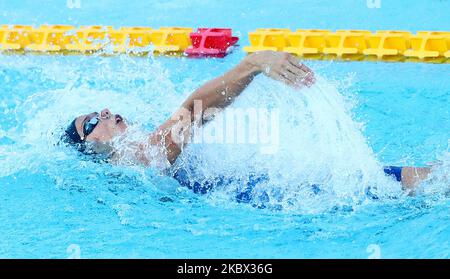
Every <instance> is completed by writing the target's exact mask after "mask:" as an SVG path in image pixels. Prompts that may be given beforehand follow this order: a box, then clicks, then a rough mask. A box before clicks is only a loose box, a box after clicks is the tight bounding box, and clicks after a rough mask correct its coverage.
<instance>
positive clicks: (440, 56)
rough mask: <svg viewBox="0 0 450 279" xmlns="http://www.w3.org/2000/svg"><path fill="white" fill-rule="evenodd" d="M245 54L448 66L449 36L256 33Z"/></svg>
mask: <svg viewBox="0 0 450 279" xmlns="http://www.w3.org/2000/svg"><path fill="white" fill-rule="evenodd" d="M249 41H250V46H246V47H244V51H245V52H248V53H252V52H256V51H261V50H278V51H285V52H289V53H292V54H295V55H298V56H300V57H304V58H311V59H339V60H350V61H357V60H369V61H412V62H433V63H444V62H449V60H448V59H449V58H450V32H437V31H420V32H417V34H415V35H414V34H412V33H410V32H407V31H389V30H387V31H377V32H375V33H372V32H370V31H367V30H338V31H336V32H332V31H329V30H305V29H298V30H296V31H295V32H293V31H291V30H289V29H257V30H256V31H254V32H249Z"/></svg>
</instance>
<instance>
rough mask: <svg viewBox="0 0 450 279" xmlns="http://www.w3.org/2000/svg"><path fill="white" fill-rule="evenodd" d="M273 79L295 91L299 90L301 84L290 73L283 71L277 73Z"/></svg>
mask: <svg viewBox="0 0 450 279" xmlns="http://www.w3.org/2000/svg"><path fill="white" fill-rule="evenodd" d="M275 79H277V80H279V81H282V82H284V83H286V84H287V85H289V86H292V87H294V88H296V89H299V88H301V87H302V84H301V82H300V81H299V78H298V77H297V76H296V75H295V74H294V73H292V72H290V71H287V70H284V71H281V72H279V73H277V76H276V77H275Z"/></svg>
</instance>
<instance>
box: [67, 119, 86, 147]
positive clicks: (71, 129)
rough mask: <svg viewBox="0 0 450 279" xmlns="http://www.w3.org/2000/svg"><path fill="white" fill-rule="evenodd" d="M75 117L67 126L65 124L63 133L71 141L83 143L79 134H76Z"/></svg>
mask: <svg viewBox="0 0 450 279" xmlns="http://www.w3.org/2000/svg"><path fill="white" fill-rule="evenodd" d="M76 120H77V119H76V118H75V119H74V120H73V121H72V122H71V123H70V125H69V126H67V128H66V130H65V131H64V135H65V136H66V137H67V138H68V139H70V141H71V142H72V143H83V140H81V137H80V134H78V131H77V127H76V126H75V121H76Z"/></svg>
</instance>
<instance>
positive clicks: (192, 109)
mask: <svg viewBox="0 0 450 279" xmlns="http://www.w3.org/2000/svg"><path fill="white" fill-rule="evenodd" d="M260 73H264V74H265V75H267V76H268V77H271V78H273V79H275V80H279V81H282V82H284V83H286V84H288V85H291V86H293V87H297V88H298V87H301V86H311V85H312V84H313V83H314V81H315V79H314V73H313V72H312V71H311V70H310V69H309V68H308V67H306V66H305V65H303V64H302V63H300V61H299V60H298V59H296V58H295V57H294V56H292V55H290V54H288V53H284V52H273V51H263V52H257V53H254V54H251V55H249V56H247V57H245V58H244V59H243V60H242V61H241V63H239V64H238V65H237V66H235V67H234V68H233V69H231V70H229V71H228V72H226V73H225V74H223V75H222V76H220V77H218V78H215V79H213V80H211V81H208V82H207V83H205V84H204V85H203V86H201V87H200V88H198V89H197V90H195V91H194V93H192V94H191V95H190V96H189V97H188V98H187V99H186V101H184V102H183V104H182V106H181V107H180V108H179V109H178V110H177V111H176V112H175V113H174V114H173V115H172V117H171V118H170V119H169V120H167V121H166V122H165V123H164V124H162V125H161V126H160V127H159V128H158V129H157V131H156V132H155V133H153V134H152V135H151V136H150V142H151V143H152V144H158V143H163V145H164V148H165V149H166V153H167V159H168V160H169V161H170V162H171V163H173V162H174V161H175V160H176V158H177V157H178V155H179V154H180V153H181V151H182V148H183V146H184V145H185V144H187V143H188V141H189V136H190V135H189V134H190V131H191V128H192V126H193V125H202V124H204V122H205V121H206V120H207V119H205V118H204V116H206V114H207V112H208V110H210V109H211V110H212V109H222V108H225V107H226V106H228V105H229V104H231V103H232V102H233V100H234V99H235V98H236V97H237V96H239V95H240V94H241V93H242V92H243V91H244V89H245V88H247V86H248V85H249V84H250V83H251V82H252V80H253V79H254V77H255V76H257V75H258V74H260Z"/></svg>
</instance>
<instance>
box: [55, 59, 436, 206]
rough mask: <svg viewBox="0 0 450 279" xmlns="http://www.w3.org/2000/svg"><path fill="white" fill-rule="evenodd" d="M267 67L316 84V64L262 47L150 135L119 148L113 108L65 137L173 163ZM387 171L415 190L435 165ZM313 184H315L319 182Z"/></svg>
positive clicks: (119, 157) (135, 159) (83, 147)
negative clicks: (200, 130) (200, 128)
mask: <svg viewBox="0 0 450 279" xmlns="http://www.w3.org/2000/svg"><path fill="white" fill-rule="evenodd" d="M261 73H263V74H265V75H266V76H268V77H270V78H273V79H275V80H278V81H281V82H284V83H286V84H288V85H290V86H292V87H294V88H301V87H303V86H307V87H310V86H311V85H313V84H314V82H315V77H314V73H313V72H312V71H311V69H309V68H308V67H307V66H305V65H303V64H302V63H300V61H299V60H297V59H296V58H295V57H294V56H292V55H290V54H288V53H283V52H273V51H263V52H257V53H254V54H251V55H249V56H247V57H245V58H244V59H243V60H242V61H241V62H240V63H239V64H238V65H237V66H235V67H234V68H233V69H231V70H229V71H228V72H226V73H225V74H224V75H222V76H220V77H218V78H216V79H213V80H211V81H209V82H207V83H206V84H204V85H203V86H201V87H200V88H198V89H197V90H196V91H195V92H194V93H192V94H191V95H190V96H189V97H188V98H187V99H186V100H185V101H184V102H183V104H182V105H181V107H180V108H179V109H178V110H177V111H175V113H174V114H173V115H172V116H171V117H170V118H169V119H168V120H167V121H165V122H164V123H163V124H162V125H161V126H159V127H158V128H157V129H156V131H154V132H152V133H150V134H148V136H146V139H145V140H144V141H125V142H126V145H127V148H120V149H118V148H116V145H114V144H113V142H114V141H116V140H117V139H121V138H126V132H127V124H126V122H125V120H124V118H123V117H122V116H121V115H119V114H112V113H111V112H110V111H109V110H108V109H104V110H102V111H101V112H100V113H97V112H93V113H90V114H86V115H81V116H78V117H76V118H75V119H74V120H73V121H72V122H71V124H70V125H69V126H68V128H67V129H66V131H65V133H64V135H63V138H62V139H63V141H64V142H65V143H67V144H69V145H71V146H74V147H76V148H77V149H78V150H79V151H81V152H84V153H90V154H92V153H95V154H103V155H105V156H107V157H108V158H109V159H110V160H112V161H124V160H125V161H127V162H130V163H132V164H142V165H145V166H150V165H152V164H154V163H155V161H165V162H167V166H170V165H172V164H173V163H174V162H175V161H176V159H177V158H178V156H179V155H180V153H181V152H182V150H183V149H184V147H185V146H186V145H187V144H188V143H189V141H190V138H191V132H192V128H193V127H198V126H202V125H204V124H205V123H206V122H207V121H208V120H209V119H211V117H209V116H208V114H209V113H210V111H211V110H212V109H223V108H225V107H227V106H228V105H230V104H231V103H232V102H233V101H234V100H235V99H236V98H237V97H238V96H239V95H240V94H241V93H242V92H243V91H244V89H245V88H246V87H247V86H248V85H249V84H250V83H251V82H252V80H253V79H254V78H255V77H256V76H257V75H259V74H261ZM384 172H385V173H386V174H387V175H390V176H393V177H394V178H395V179H396V180H397V181H399V182H401V183H402V185H403V187H404V188H405V189H409V190H410V189H413V188H414V187H416V186H417V185H418V184H419V183H420V182H421V181H423V180H425V179H426V178H427V177H428V175H429V174H430V172H431V169H430V168H418V167H386V168H384ZM172 176H173V177H174V178H175V179H176V180H177V181H178V182H179V183H180V184H181V185H183V186H186V187H188V188H191V189H193V190H194V192H200V193H204V192H207V191H208V190H209V189H210V188H211V187H213V184H217V183H209V182H206V183H205V182H203V183H199V182H197V181H193V180H191V179H190V178H189V177H188V176H187V175H186V173H185V172H183V171H175V172H173V173H172ZM266 179H267V177H266V176H264V175H259V176H252V177H250V178H249V179H248V180H247V181H246V183H247V185H246V187H247V186H248V188H249V189H252V188H253V186H254V185H255V184H257V183H260V182H261V181H264V180H266ZM222 180H223V181H222ZM216 182H218V183H219V184H220V183H227V181H225V179H224V178H217V181H216ZM228 182H229V181H228ZM312 189H315V188H314V185H312ZM248 197H249V195H248V193H247V194H244V195H243V196H241V198H240V200H242V201H245V200H246V199H248Z"/></svg>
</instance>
